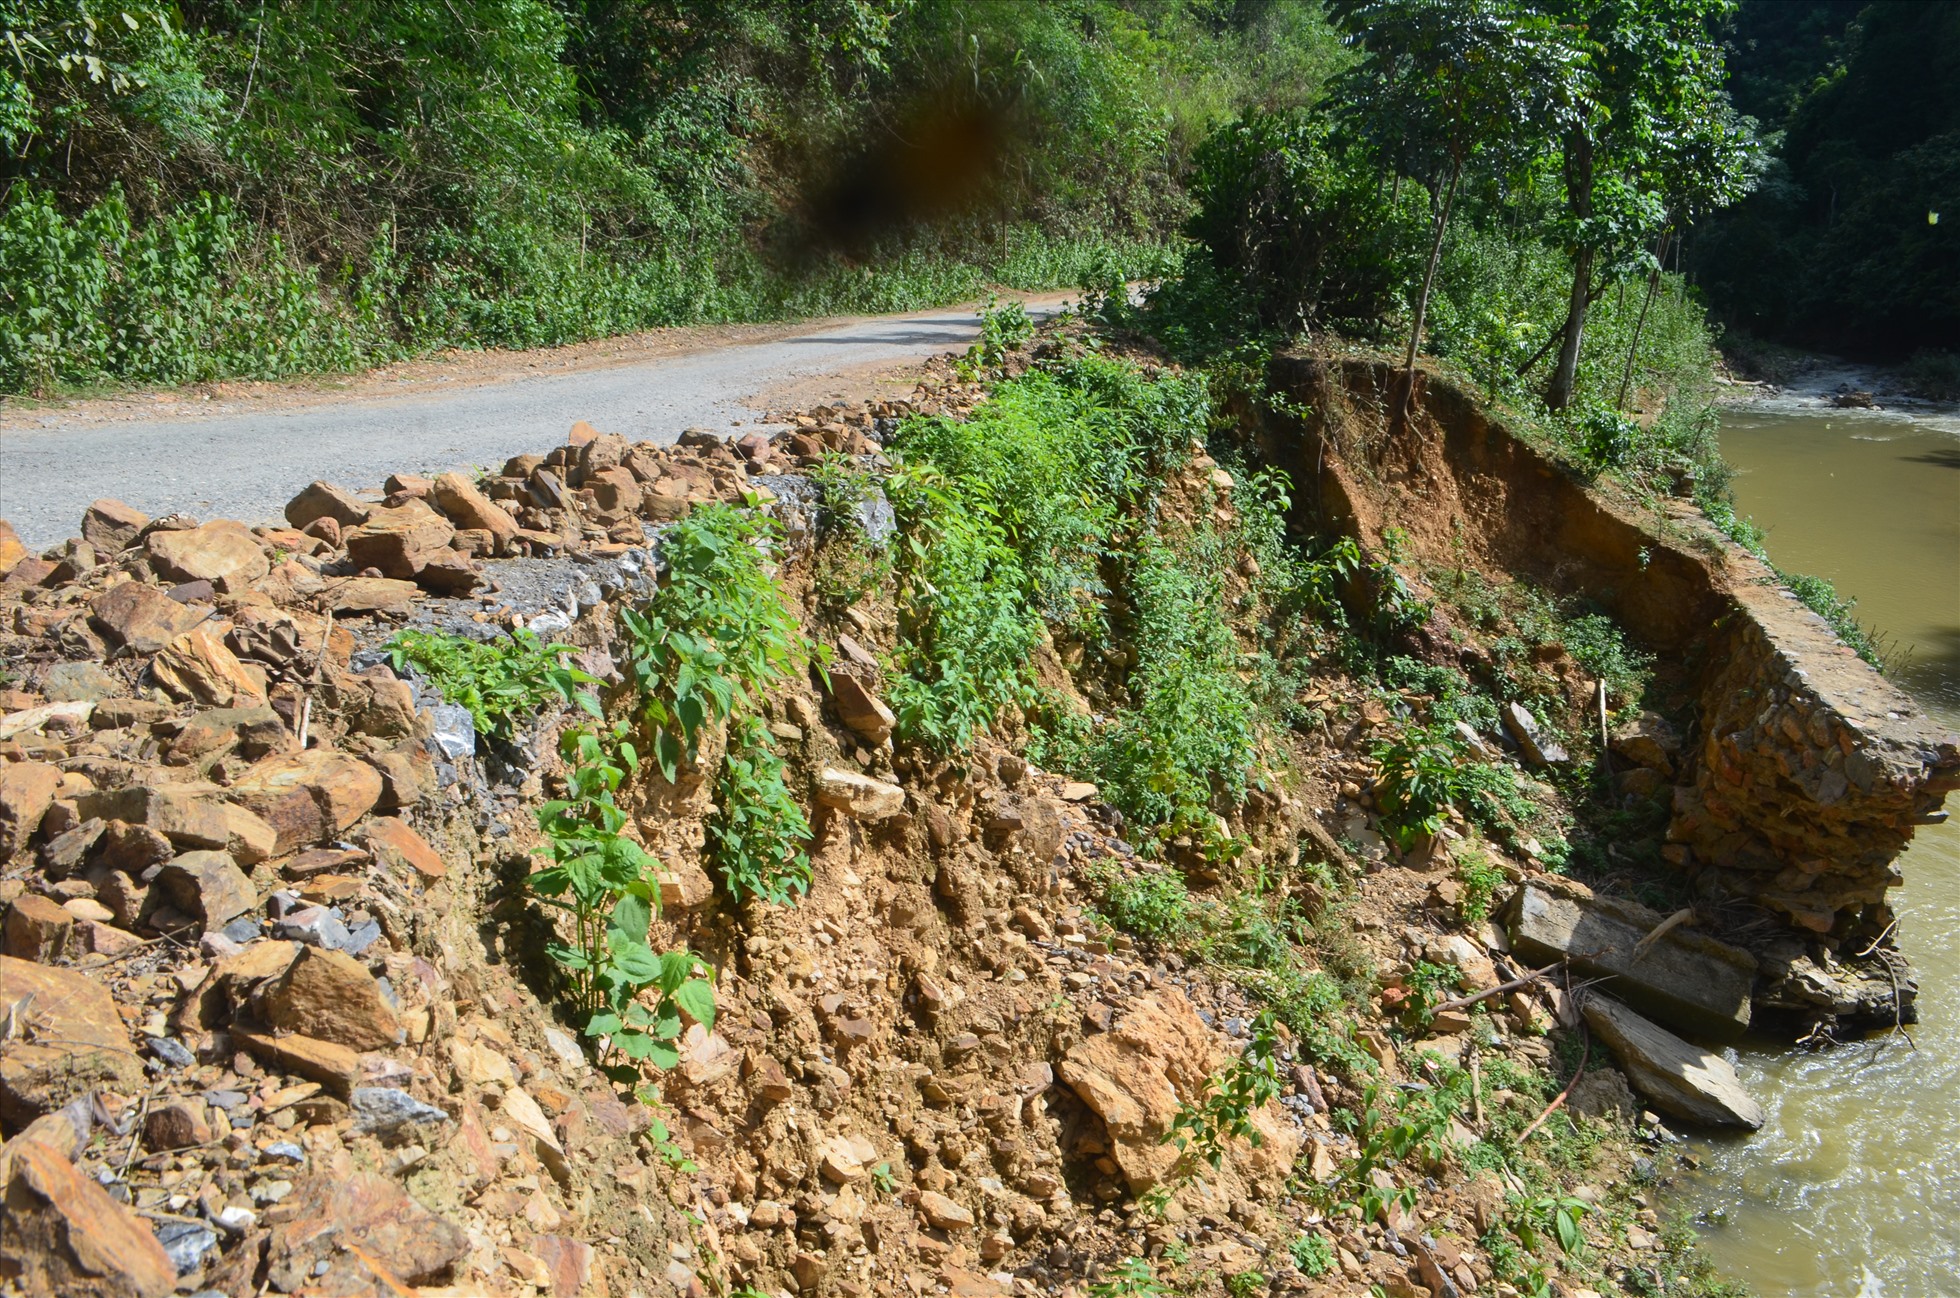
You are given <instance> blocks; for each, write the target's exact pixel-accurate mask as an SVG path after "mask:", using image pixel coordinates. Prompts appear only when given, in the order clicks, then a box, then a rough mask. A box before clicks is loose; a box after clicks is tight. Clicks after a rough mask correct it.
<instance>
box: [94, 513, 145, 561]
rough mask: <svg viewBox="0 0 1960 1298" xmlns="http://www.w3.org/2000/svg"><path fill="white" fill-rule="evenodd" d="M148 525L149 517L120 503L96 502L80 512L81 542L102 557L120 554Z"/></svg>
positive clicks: (134, 541) (132, 543) (133, 542)
mask: <svg viewBox="0 0 1960 1298" xmlns="http://www.w3.org/2000/svg"><path fill="white" fill-rule="evenodd" d="M149 525H150V516H149V515H148V514H146V513H144V512H143V511H142V510H140V509H137V508H135V507H134V506H132V505H126V504H124V503H123V502H122V501H120V500H108V499H104V500H98V501H96V502H95V503H94V504H92V505H90V506H89V507H88V508H87V509H86V510H84V511H82V539H83V540H84V541H87V542H88V543H89V544H90V545H92V546H94V547H95V548H96V550H97V551H98V552H99V553H101V554H103V555H105V556H113V555H117V554H120V553H122V552H123V551H124V550H127V549H128V548H129V547H130V546H132V545H135V544H136V540H137V538H138V537H140V536H141V535H142V534H143V529H144V528H146V527H148V526H149Z"/></svg>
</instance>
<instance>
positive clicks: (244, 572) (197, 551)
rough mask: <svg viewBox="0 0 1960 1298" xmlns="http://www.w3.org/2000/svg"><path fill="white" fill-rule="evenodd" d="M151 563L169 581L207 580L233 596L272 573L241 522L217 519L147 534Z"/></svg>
mask: <svg viewBox="0 0 1960 1298" xmlns="http://www.w3.org/2000/svg"><path fill="white" fill-rule="evenodd" d="M144 545H145V546H146V547H147V548H148V550H149V553H150V564H151V566H152V567H154V568H155V569H156V570H157V572H158V573H160V574H162V575H163V576H165V577H168V578H169V579H170V580H172V581H178V582H184V581H208V582H210V583H211V584H212V585H213V586H215V587H216V588H217V589H219V590H221V591H224V592H226V593H227V594H236V593H237V592H239V591H241V590H244V589H245V588H246V587H248V586H250V585H251V584H252V583H253V582H255V581H257V580H258V579H259V578H261V577H263V576H265V575H266V573H268V572H270V571H271V570H272V564H271V561H270V560H268V559H267V558H266V556H265V551H264V550H263V549H262V548H261V547H260V546H259V542H258V538H257V537H255V536H253V535H252V533H251V529H249V528H247V527H246V526H245V525H244V524H243V523H236V522H233V521H232V520H230V519H228V518H226V519H219V520H218V521H217V522H215V523H206V524H204V525H203V526H202V527H192V528H186V529H185V530H183V531H180V532H172V531H158V532H152V533H150V536H149V539H148V540H147V541H145V542H144Z"/></svg>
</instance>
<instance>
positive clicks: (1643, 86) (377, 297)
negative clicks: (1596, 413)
mask: <svg viewBox="0 0 1960 1298" xmlns="http://www.w3.org/2000/svg"><path fill="white" fill-rule="evenodd" d="M1956 22H1960V7H1956V6H1952V5H1934V4H1927V5H1919V4H1912V3H1890V2H1885V3H1877V4H1872V5H1868V6H1861V5H1859V4H1856V3H1852V2H1851V0H1814V2H1807V3H1794V4H1781V3H1748V4H1744V5H1743V6H1741V8H1740V10H1739V11H1738V10H1737V9H1736V8H1735V7H1734V6H1733V5H1731V4H1730V3H1727V2H1726V0H1687V2H1682V3H1673V2H1670V3H1660V2H1659V0H1655V2H1653V3H1639V4H1598V3H1588V2H1586V0H1392V2H1387V3H1373V4H1363V3H1357V2H1356V0H1337V2H1336V3H1334V4H1332V5H1329V6H1322V5H1320V4H1317V3H1314V2H1313V0H1056V2H1055V3H1045V4H1038V5H1037V4H1026V3H1020V2H1018V0H813V2H811V3H790V2H789V0H640V2H639V3H617V2H610V0H585V2H583V3H580V2H578V0H441V2H436V0H429V2H427V3H423V2H421V0H408V2H405V3H390V4H377V3H369V2H366V0H354V2H352V3H347V4H339V5H331V6H330V5H326V4H321V3H317V2H315V0H283V2H271V3H264V4H248V3H243V2H242V0H239V2H230V0H226V2H213V3H197V4H179V5H157V4H135V3H129V4H102V3H96V0H84V2H83V3H80V4H77V3H76V2H75V0H10V3H7V4H5V5H3V6H0V27H4V40H5V47H6V48H5V50H4V51H3V52H0V62H3V63H4V66H5V67H6V70H7V75H6V78H5V80H4V81H3V82H0V139H3V140H4V143H5V145H6V148H7V154H8V157H7V161H6V163H5V168H6V173H5V180H4V186H5V188H4V213H0V388H4V389H5V390H8V391H15V392H23V391H25V392H43V393H46V392H54V391H60V390H72V389H73V388H74V387H76V386H77V385H81V386H87V385H93V384H100V383H103V382H109V383H131V382H133V383H151V384H156V383H164V384H168V383H183V382H192V381H199V380H207V379H215V378H221V377H227V376H261V377H276V376H280V375H285V374H293V373H300V372H306V371H317V370H330V369H344V368H350V367H357V366H361V365H366V364H373V363H377V362H381V361H385V360H388V359H391V358H395V357H399V356H403V355H409V354H414V353H418V352H423V351H428V350H432V349H440V348H444V347H454V346H468V347H480V346H534V345H544V344H553V343H559V342H565V341H571V340H576V339H582V338H589V337H596V336H604V335H607V334H613V333H620V332H625V331H630V330H634V329H639V328H644V327H649V326H655V325H665V324H677V323H688V322H702V321H720V320H738V319H762V318H772V317H784V316H793V315H806V314H813V313H822V312H826V311H836V310H853V311H875V310H886V309H905V308H910V307H915V306H919V305H924V304H927V303H932V302H943V301H950V300H954V299H957V298H962V297H969V298H970V297H973V296H976V295H978V294H979V293H980V292H982V291H983V290H984V289H985V288H986V287H988V286H1001V287H1013V288H1023V289H1037V288H1061V287H1073V286H1076V285H1081V284H1089V285H1095V286H1102V287H1104V288H1106V287H1107V286H1108V285H1109V284H1111V283H1112V282H1114V281H1115V280H1116V279H1118V278H1121V277H1128V278H1132V279H1134V278H1139V277H1141V278H1146V279H1155V278H1160V277H1166V276H1167V277H1169V279H1170V281H1171V282H1170V284H1169V286H1168V287H1167V289H1166V290H1165V292H1164V293H1161V294H1159V295H1158V302H1157V303H1156V308H1157V316H1156V318H1155V322H1154V323H1153V324H1152V325H1151V326H1150V327H1151V328H1152V329H1153V330H1154V331H1155V333H1156V334H1158V335H1162V336H1164V337H1166V338H1167V339H1169V340H1171V341H1173V342H1177V341H1178V340H1182V342H1181V343H1179V344H1178V345H1181V346H1185V347H1187V348H1189V347H1200V348H1204V347H1212V348H1215V347H1217V346H1221V345H1223V344H1224V343H1225V342H1226V341H1227V340H1229V339H1232V338H1241V337H1245V336H1247V335H1248V333H1250V332H1258V331H1262V330H1263V331H1266V332H1270V333H1277V334H1286V333H1290V332H1297V331H1298V330H1299V329H1301V328H1305V329H1307V330H1308V331H1310V332H1317V331H1322V330H1327V329H1332V330H1335V331H1337V332H1339V333H1342V334H1344V335H1347V336H1352V337H1359V338H1362V339H1364V340H1365V339H1377V340H1381V341H1384V342H1386V341H1388V340H1389V339H1390V338H1391V337H1392V338H1394V339H1396V340H1399V341H1398V344H1397V345H1401V344H1404V343H1409V342H1411V341H1413V340H1415V339H1417V338H1420V346H1421V348H1422V349H1423V350H1427V351H1434V352H1437V353H1439V354H1442V355H1444V356H1447V357H1450V358H1452V359H1453V360H1455V361H1456V362H1458V363H1459V364H1461V365H1463V366H1464V367H1466V368H1467V369H1469V370H1471V371H1473V372H1474V373H1475V375H1476V377H1477V379H1478V380H1479V382H1480V383H1482V384H1484V385H1485V386H1486V387H1487V388H1488V389H1489V390H1490V391H1491V392H1493V393H1500V392H1501V393H1503V394H1505V395H1509V396H1512V397H1515V398H1519V399H1528V400H1530V401H1534V402H1540V401H1542V402H1543V404H1544V405H1545V406H1546V407H1548V408H1549V409H1551V410H1553V411H1562V410H1568V409H1573V408H1576V407H1583V406H1587V405H1588V403H1593V404H1598V405H1601V406H1603V407H1605V408H1608V409H1612V408H1619V409H1631V408H1635V407H1639V406H1641V404H1642V402H1643V398H1642V395H1641V394H1642V392H1643V391H1652V392H1655V393H1659V392H1663V391H1666V390H1669V389H1671V388H1675V387H1679V386H1680V385H1681V384H1683V383H1692V382H1694V381H1696V376H1703V377H1705V375H1706V371H1707V363H1706V362H1707V356H1708V342H1709V339H1708V335H1707V333H1706V331H1705V330H1704V328H1703V327H1702V325H1701V322H1700V305H1699V301H1698V299H1697V293H1696V289H1697V288H1699V289H1700V290H1701V291H1704V292H1706V293H1707V295H1708V297H1709V300H1710V302H1711V303H1712V305H1713V306H1714V307H1715V308H1716V313H1717V315H1718V316H1719V317H1720V318H1721V319H1723V320H1724V321H1726V322H1728V323H1730V324H1732V325H1737V326H1740V327H1742V328H1744V329H1747V330H1749V331H1752V332H1755V333H1758V334H1767V335H1772V336H1777V337H1781V338H1785V339H1788V340H1792V341H1797V342H1800V343H1810V344H1814V345H1840V346H1860V347H1863V348H1865V349H1866V350H1887V351H1892V352H1899V353H1903V352H1905V351H1909V350H1912V349H1913V348H1916V347H1921V346H1951V345H1952V343H1953V339H1954V329H1955V322H1956V321H1960V304H1957V303H1956V298H1955V294H1956V293H1960V288H1956V287H1955V286H1956V285H1960V261H1956V257H1960V253H1956V248H1955V242H1954V235H1953V233H1952V232H1953V230H1954V226H1953V221H1954V219H1956V218H1953V217H1951V216H1949V217H1948V218H1947V223H1946V224H1944V225H1937V224H1932V223H1931V220H1932V217H1931V213H1932V212H1934V211H1937V210H1938V208H1939V207H1941V206H1942V205H1944V206H1946V207H1947V208H1949V209H1950V210H1960V201H1947V200H1950V199H1953V198H1955V197H1960V196H1956V195H1954V192H1953V191H1954V186H1955V185H1960V170H1956V166H1960V164H1956V163H1955V161H1954V159H1955V158H1956V157H1960V154H1956V153H1955V152H1954V149H1953V148H1952V147H1951V140H1952V139H1953V138H1954V135H1953V132H1954V123H1955V121H1956V117H1955V114H1956V112H1957V111H1960V110H1957V109H1956V107H1955V105H1956V103H1960V99H1956V95H1960V91H1956V90H1955V87H1956V86H1960V70H1956V69H1955V68H1952V67H1949V66H1947V64H1949V63H1951V61H1952V60H1953V59H1954V58H1956V57H1960V33H1957V32H1956V30H1955V29H1954V24H1955V23H1956ZM1942 60H1945V62H1944V63H1943V62H1942ZM1895 88H1896V89H1897V93H1894V89H1895ZM1759 133H1760V134H1761V135H1762V137H1763V145H1764V146H1766V147H1760V146H1759V145H1758V143H1757V136H1758V134H1759ZM1950 155H1951V156H1950ZM1752 190H1753V191H1755V192H1754V193H1753V194H1752V193H1751V191H1752ZM1744 195H1750V196H1749V197H1748V198H1747V199H1746V201H1744V202H1742V204H1741V205H1740V207H1731V206H1730V205H1731V204H1734V203H1735V202H1736V201H1737V200H1738V199H1742V198H1743V197H1744ZM1724 209H1728V211H1727V212H1726V213H1725V212H1724ZM1908 209H1909V211H1908ZM1901 213H1906V214H1907V215H1909V216H1910V217H1911V220H1910V221H1907V220H1905V218H1904V217H1903V216H1901ZM1684 266H1685V267H1686V268H1687V270H1688V274H1689V279H1688V280H1682V279H1679V278H1677V277H1675V276H1674V275H1672V274H1663V273H1662V270H1663V268H1665V269H1666V270H1668V271H1677V270H1679V269H1681V268H1682V267H1684ZM1589 435H1590V436H1593V437H1594V438H1595V440H1596V441H1598V442H1599V443H1600V444H1601V445H1602V446H1605V447H1606V448H1607V451H1606V452H1603V453H1609V454H1610V453H1612V452H1611V447H1612V444H1613V443H1614V442H1615V439H1619V440H1621V441H1624V440H1625V439H1624V436H1623V434H1622V433H1620V432H1618V431H1615V429H1614V428H1612V427H1607V428H1606V429H1605V431H1596V432H1595V433H1593V434H1589Z"/></svg>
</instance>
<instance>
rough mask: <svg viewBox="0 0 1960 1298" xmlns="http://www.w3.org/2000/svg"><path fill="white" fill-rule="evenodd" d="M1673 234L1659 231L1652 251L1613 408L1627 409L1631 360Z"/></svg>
mask: <svg viewBox="0 0 1960 1298" xmlns="http://www.w3.org/2000/svg"><path fill="white" fill-rule="evenodd" d="M1673 233H1674V227H1673V226H1671V225H1670V226H1666V227H1663V228H1662V230H1661V239H1660V247H1658V248H1656V249H1655V250H1654V271H1653V274H1651V275H1649V276H1648V277H1647V297H1646V300H1645V301H1643V302H1641V304H1640V317H1639V318H1638V319H1637V320H1635V321H1634V322H1633V344H1632V345H1631V346H1630V347H1628V348H1627V367H1626V369H1624V370H1622V371H1621V372H1620V395H1619V396H1618V397H1616V398H1614V400H1613V405H1614V407H1615V408H1617V409H1620V410H1625V409H1626V408H1627V389H1628V388H1630V387H1632V386H1633V358H1634V357H1636V356H1638V355H1639V354H1640V335H1641V332H1642V331H1643V330H1645V329H1646V328H1647V309H1648V308H1649V307H1651V306H1653V305H1654V295H1655V294H1656V293H1658V292H1659V291H1660V287H1661V267H1662V266H1663V265H1664V264H1666V262H1667V244H1668V240H1669V238H1670V237H1671V236H1672V235H1673Z"/></svg>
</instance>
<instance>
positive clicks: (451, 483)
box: [429, 473, 517, 550]
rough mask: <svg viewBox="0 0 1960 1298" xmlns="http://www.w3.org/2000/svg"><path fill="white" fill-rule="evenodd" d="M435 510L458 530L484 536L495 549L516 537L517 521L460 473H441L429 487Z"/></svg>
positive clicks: (500, 547)
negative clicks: (491, 541)
mask: <svg viewBox="0 0 1960 1298" xmlns="http://www.w3.org/2000/svg"><path fill="white" fill-rule="evenodd" d="M429 494H430V496H431V498H433V499H434V501H435V504H436V508H437V509H440V510H441V511H442V512H443V514H444V515H445V516H446V517H447V518H448V519H449V521H450V522H452V523H454V524H455V525H456V526H457V527H458V528H459V529H466V530H472V531H483V532H488V533H490V534H491V536H493V537H495V538H496V544H497V548H498V549H500V550H501V549H502V548H503V546H504V545H505V544H506V543H507V542H508V541H509V540H510V539H511V538H512V537H513V536H515V535H517V520H516V519H514V518H512V517H511V516H510V515H509V514H508V513H507V512H505V511H504V510H503V509H502V508H500V507H499V506H498V505H497V502H496V501H494V500H492V499H490V497H488V496H486V495H484V494H483V492H482V490H481V489H479V488H478V487H477V485H476V484H475V483H473V482H471V481H470V480H469V479H468V478H466V477H464V476H463V475H462V474H460V473H445V474H442V475H440V476H439V477H437V478H436V480H435V481H434V482H433V483H432V484H430V489H429Z"/></svg>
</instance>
